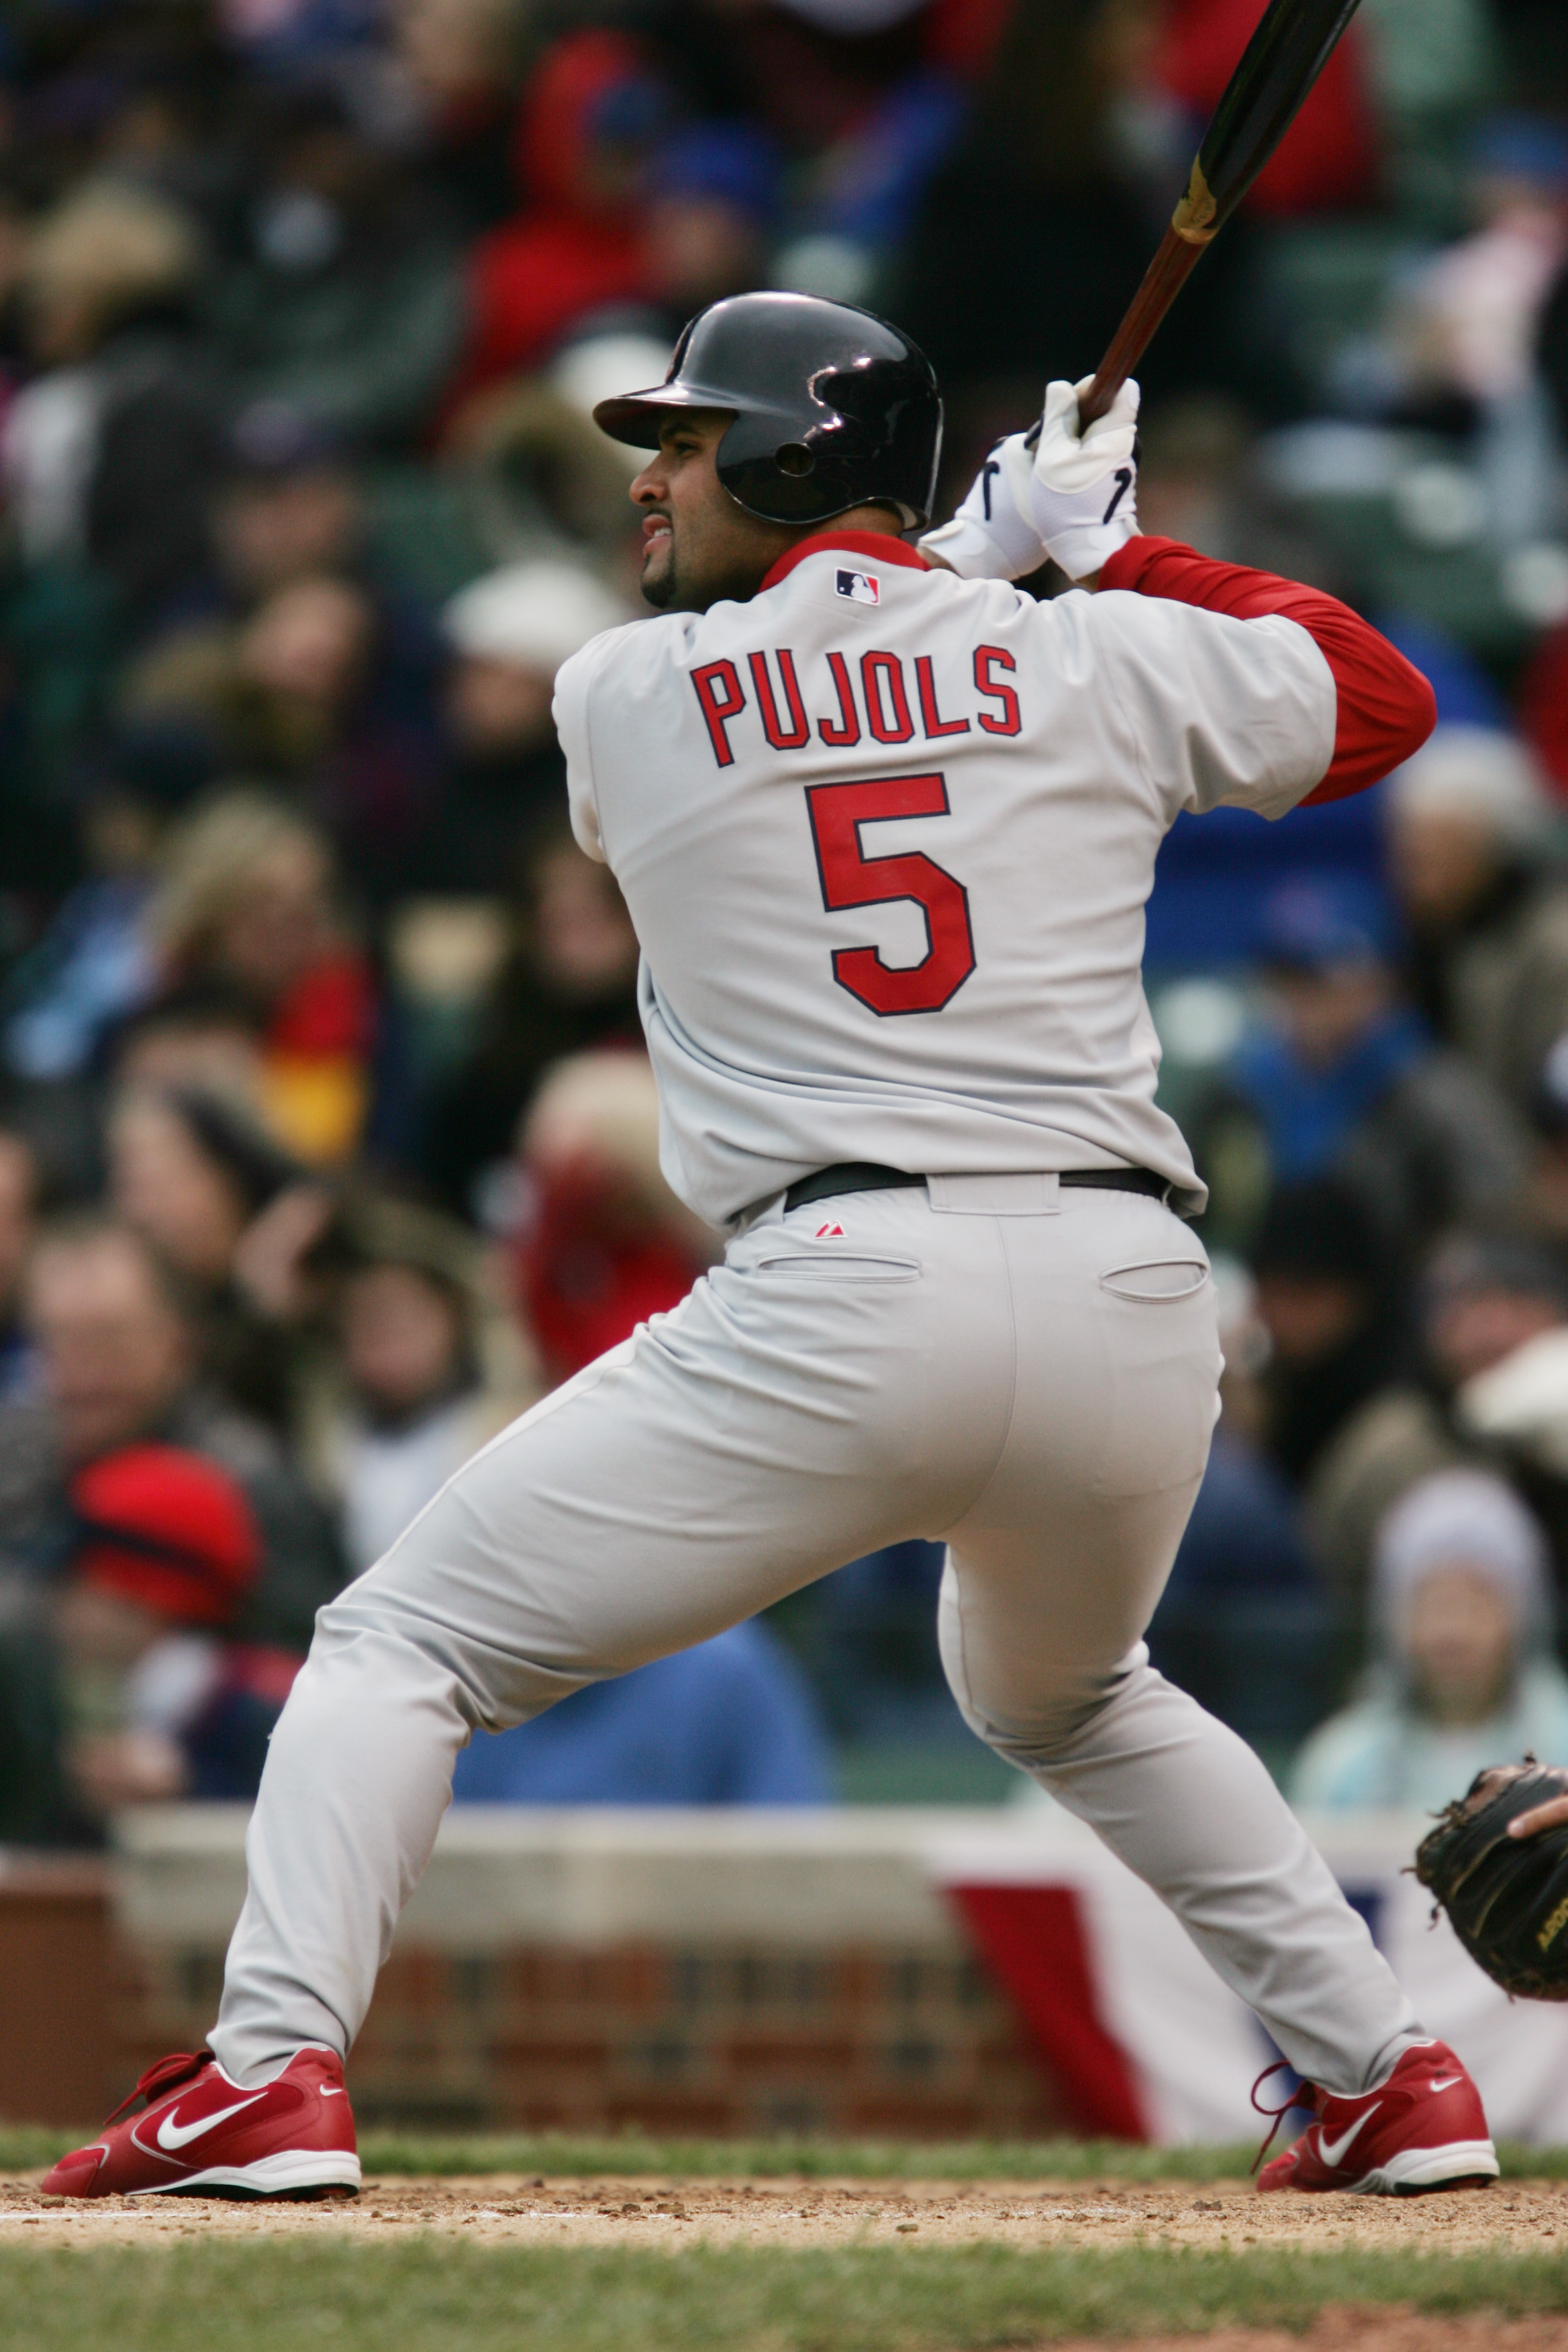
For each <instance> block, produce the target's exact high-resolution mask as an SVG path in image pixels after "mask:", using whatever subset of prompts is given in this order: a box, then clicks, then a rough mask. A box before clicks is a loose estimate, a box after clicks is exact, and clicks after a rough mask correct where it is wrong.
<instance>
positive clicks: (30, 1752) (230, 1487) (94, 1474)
mask: <svg viewBox="0 0 1568 2352" xmlns="http://www.w3.org/2000/svg"><path fill="white" fill-rule="evenodd" d="M69 1503H70V1513H71V1519H70V1532H69V1541H68V1548H67V1550H66V1554H65V1558H64V1559H63V1561H62V1563H61V1569H60V1572H59V1574H58V1577H57V1578H56V1579H55V1580H54V1582H53V1584H52V1585H51V1587H50V1588H49V1589H48V1591H47V1594H45V1595H44V1596H42V1597H41V1600H40V1603H39V1605H38V1606H37V1609H36V1611H35V1612H34V1616H33V1621H32V1624H31V1628H30V1631H29V1630H28V1629H26V1628H20V1627H17V1626H15V1625H13V1627H12V1628H11V1629H10V1632H9V1638H8V1640H6V1641H5V1643H0V1753H5V1755H6V1757H7V1759H9V1763H10V1767H11V1771H12V1773H13V1774H14V1775H16V1777H17V1778H18V1779H19V1780H21V1781H22V1782H23V1783H25V1784H26V1785H24V1786H21V1787H18V1788H16V1789H14V1790H11V1791H10V1792H9V1794H8V1797H7V1801H6V1803H5V1807H4V1816H5V1819H6V1822H7V1826H8V1827H9V1828H10V1829H11V1830H12V1832H13V1833H15V1830H16V1824H17V1822H18V1821H20V1822H23V1823H25V1824H26V1826H27V1827H28V1828H30V1829H31V1830H32V1831H33V1832H34V1833H35V1834H37V1833H38V1832H40V1831H41V1832H42V1833H43V1835H44V1837H45V1839H46V1841H48V1840H50V1839H51V1838H58V1837H62V1836H63V1837H65V1838H67V1839H68V1840H70V1841H71V1842H77V1841H79V1840H81V1839H83V1838H86V1839H89V1840H90V1839H92V1838H93V1837H94V1836H95V1835H97V1834H99V1833H100V1832H101V1827H102V1824H103V1822H105V1821H106V1820H107V1818H108V1816H109V1815H110V1813H111V1812H113V1811H115V1810H116V1809H117V1808H118V1807H120V1806H121V1805H128V1804H147V1803H158V1802H164V1801H169V1800H171V1799H174V1798H184V1799H192V1798H195V1799H213V1800H223V1799H230V1800H233V1799H243V1798H247V1797H252V1796H254V1795H255V1793H256V1790H257V1786H258V1782H259V1780H260V1778H261V1768H262V1764H263V1762H264V1761H265V1759H266V1753H267V1740H268V1734H269V1733H270V1731H271V1728H272V1726H273V1724H274V1722H275V1721H276V1720H277V1717H278V1715H279V1711H280V1709H281V1707H282V1705H283V1701H284V1699H285V1698H286V1697H287V1696H288V1694H289V1685H290V1684H291V1682H292V1681H293V1678H294V1675H295V1673H296V1672H297V1670H298V1667H299V1664H300V1659H299V1657H298V1655H297V1654H292V1653H289V1652H287V1651H283V1650H279V1649H270V1648H258V1647H255V1646H252V1645H248V1644H245V1643H238V1642H237V1641H235V1639H234V1638H233V1628H234V1625H235V1622H236V1620H237V1617H238V1615H239V1612H240V1611H241V1609H242V1608H243V1605H244V1602H245V1600H246V1597H247V1594H248V1592H249V1591H250V1588H251V1587H252V1585H253V1584H254V1583H255V1581H256V1578H257V1576H258V1571H259V1569H260V1565H261V1538H260V1532H259V1530H258V1527H257V1523H256V1517H255V1514H254V1512H253V1511H252V1509H251V1507H250V1505H249V1503H248V1501H247V1498H246V1495H245V1492H244V1489H243V1488H242V1487H241V1486H240V1485H239V1484H238V1482H237V1480H236V1479H234V1478H232V1477H231V1476H229V1475H228V1474H227V1472H226V1471H224V1470H222V1469H220V1468H219V1466H218V1465H217V1464H216V1463H215V1462H210V1461H206V1460H205V1459H204V1458H203V1457H202V1456H201V1455H200V1454H192V1453H188V1452H186V1451H185V1450H184V1449H183V1448H181V1447H178V1446H172V1445H158V1444H152V1445H133V1446H126V1447H122V1448H121V1449H120V1450H119V1451H118V1452H116V1453H112V1454H104V1455H103V1456H101V1457H100V1459H99V1460H98V1461H96V1462H92V1463H89V1465H87V1466H86V1468H84V1469H82V1470H80V1471H79V1472H78V1474H77V1475H76V1476H75V1477H74V1478H73V1479H72V1480H71V1482H70V1487H69Z"/></svg>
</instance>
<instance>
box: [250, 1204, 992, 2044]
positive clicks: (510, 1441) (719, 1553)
mask: <svg viewBox="0 0 1568 2352" xmlns="http://www.w3.org/2000/svg"><path fill="white" fill-rule="evenodd" d="M919 1197H920V1200H921V1207H922V1216H923V1195H921V1196H919ZM854 1209H855V1213H854V1215H853V1216H852V1217H850V1216H847V1215H846V1216H844V1217H842V1218H839V1219H837V1220H836V1222H838V1223H847V1224H848V1225H849V1226H850V1227H851V1229H852V1236H853V1238H854V1240H855V1241H856V1243H857V1244H858V1254H857V1255H855V1256H853V1257H849V1256H847V1255H846V1245H845V1244H843V1243H835V1244H834V1245H833V1247H832V1248H831V1249H828V1250H819V1251H816V1252H815V1253H813V1252H812V1251H811V1250H810V1248H809V1244H810V1241H811V1237H812V1234H813V1233H814V1230H815V1227H816V1224H818V1223H820V1222H821V1213H820V1212H816V1213H802V1215H800V1216H797V1217H796V1218H794V1219H791V1220H789V1221H787V1223H786V1222H785V1221H783V1220H781V1219H779V1218H778V1217H777V1215H776V1214H775V1215H774V1216H773V1217H772V1218H771V1219H770V1220H768V1221H767V1222H765V1223H763V1224H761V1225H759V1226H758V1227H756V1228H753V1230H752V1232H751V1233H749V1234H747V1235H746V1236H745V1237H744V1239H743V1240H742V1242H741V1243H739V1244H736V1245H734V1246H733V1247H732V1248H731V1253H730V1261H729V1263H728V1264H727V1265H725V1266H724V1267H722V1268H721V1269H719V1270H718V1271H717V1272H716V1273H715V1274H714V1276H711V1277H710V1279H709V1280H708V1281H705V1282H704V1283H702V1284H700V1286H698V1289H697V1290H696V1291H695V1292H694V1294H693V1295H692V1297H690V1298H689V1300H688V1301H687V1302H686V1304H685V1305H684V1306H683V1307H681V1308H679V1309H678V1310H677V1312H676V1313H675V1314H673V1315H671V1316H669V1317H667V1318H660V1319H659V1320H658V1321H657V1322H656V1323H655V1325H654V1326H653V1327H652V1328H650V1329H649V1330H647V1332H645V1333H643V1334H642V1335H640V1336H639V1338H638V1339H637V1340H636V1341H635V1342H633V1343H628V1345H627V1346H626V1348H624V1349H617V1350H616V1351H614V1352H613V1353H612V1354H611V1355H610V1356H608V1357H606V1358H605V1359H603V1360H601V1362H600V1363H598V1364H597V1365H595V1366H592V1367H590V1368H589V1370H587V1371H586V1372H585V1373H584V1374H583V1375H581V1376H580V1377H579V1378H578V1379H577V1380H576V1381H573V1382H571V1383H569V1384H568V1386H567V1387H566V1388H565V1389H563V1390H562V1391H559V1392H558V1393H557V1394H556V1395H555V1396H554V1397H552V1398H550V1399H547V1400H546V1401H545V1402H544V1403H543V1404H542V1405H541V1406H539V1407H537V1408H536V1409H535V1411H534V1412H531V1413H530V1414H527V1415H525V1416H524V1418H523V1419H522V1420H521V1422H519V1423H516V1424H514V1426H513V1427H512V1428H511V1429H510V1430H509V1431H507V1432H505V1433H502V1435H501V1436H500V1437H498V1438H497V1439H496V1440H495V1441H494V1442H493V1443H492V1444H490V1445H489V1447H487V1448H486V1450H485V1451H484V1452H483V1453H482V1454H479V1456H478V1457H477V1458H476V1460H475V1461H473V1462H471V1463H470V1464H469V1465H468V1467H467V1468H466V1469H464V1470H463V1471H461V1472H460V1473H459V1474H458V1476H457V1477H456V1478H455V1479H454V1480H453V1481H452V1482H451V1483H450V1485H449V1486H447V1488H446V1489H445V1490H444V1492H443V1493H442V1494H441V1495H440V1496H437V1499H436V1500H435V1502H433V1503H432V1504H431V1505H430V1507H428V1508H427V1509H426V1511H425V1512H424V1513H423V1514H422V1515H421V1517H419V1518H418V1519H416V1521H415V1523H414V1525H413V1526H412V1527H411V1528H409V1529H408V1531H407V1533H406V1534H405V1536H404V1537H403V1538H401V1539H400V1541H399V1542H398V1543H397V1544H396V1545H395V1547H394V1548H393V1549H392V1551H391V1552H390V1553H389V1554H388V1555H387V1557H386V1558H385V1559H384V1560H383V1561H381V1562H380V1563H379V1564H378V1566H377V1567H375V1568H374V1569H373V1570H370V1571H369V1573H368V1574H366V1575H365V1576H363V1577H361V1578H360V1579H359V1580H358V1581H357V1582H356V1583H354V1584H353V1585H351V1586H350V1587H349V1589H348V1590H347V1591H345V1592H344V1593H342V1595H341V1596H340V1597H339V1599H338V1600H337V1601H333V1602H332V1603H331V1605H330V1606H329V1607H328V1608H327V1609H325V1610H324V1611H323V1612H321V1617H320V1619H319V1621H318V1630H317V1635H316V1640H315V1643H314V1644H313V1646H312V1649H311V1654H310V1660H309V1663H308V1664H307V1665H306V1666H305V1668H304V1669H303V1671H302V1672H301V1674H300V1677H299V1680H298V1682H297V1683H296V1685H295V1688H294V1692H293V1695H292V1696H291V1697H290V1699H289V1705H288V1706H287V1707H286V1709H285V1710H284V1713H283V1716H282V1717H281V1719H280V1721H279V1725H278V1727H277V1729H276V1731H275V1732H274V1734H273V1738H272V1744H271V1749H270V1753H269V1756H268V1764H267V1769H266V1773H265V1775H264V1778H263V1780H262V1785H261V1791H260V1796H259V1799H258V1804H257V1808H256V1811H255V1814H254V1817H253V1820H252V1823H251V1829H250V1834H249V1838H248V1841H247V1862H248V1865H249V1874H250V1886H249V1894H248V1896H247V1903H246V1906H245V1910H244V1913H243V1915H242V1917H241V1919H240V1922H239V1925H238V1927H237V1930H236V1934H235V1937H234V1941H233V1944H232V1946H231V1948H230V1953H229V1961H228V1969H227V1977H226V1988H225V1992H224V1999H223V2007H222V2012H221V2016H220V2021H219V2024H218V2027H217V2030H216V2032H215V2033H214V2035H213V2037H212V2040H213V2046H214V2048H215V2049H216V2052H217V2053H218V2056H219V2057H220V2059H221V2060H222V2062H223V2063H224V2065H225V2066H226V2069H227V2071H228V2073H229V2074H230V2075H231V2076H232V2077H233V2078H234V2079H235V2080H236V2081H237V2082H238V2083H241V2084H246V2083H251V2082H258V2081H260V2080H262V2079H263V2078H264V2077H265V2076H266V2075H267V2074H268V2072H269V2071H271V2070H274V2069H276V2068H277V2067H278V2066H279V2064H280V2063H282V2061H283V2060H284V2058H285V2057H286V2056H287V2054H288V2053H289V2052H290V2051H292V2050H295V2049H297V2048H299V2047H300V2044H301V2043H303V2042H324V2043H325V2044H327V2045H328V2047H329V2048H330V2049H331V2050H335V2051H337V2052H340V2053H341V2052H343V2051H345V2050H346V2049H347V2047H348V2045H349V2044H350V2042H352V2041H353V2037H354V2034H355V2033H356V2032H357V2031H358V2028H359V2025H360V2023H361V2021H362V2020H363V2015H364V2012H365V2009H366V2007H367V2005H368V2003H369V2000H370V1997H371V1992H372V1990H373V1988H374V1981H375V1976H376V1972H377V1969H378V1968H379V1967H380V1965H381V1962H382V1961H383V1959H384V1957H385V1954H386V1951H387V1948H388V1945H389V1943H390V1940H391V1937H392V1932H393V1929H394V1927H395V1923H396V1920H397V1916H398V1913H399V1911H400V1910H401V1908H402V1906H403V1904H404V1903H405V1900H406V1899H407V1896H408V1895H409V1893H410V1892H411V1890H412V1888H413V1886H414V1885H415V1884H416V1881H417V1879H418V1877H419V1874H420V1873H421V1871H422V1870H423V1868H424V1866H425V1864H426V1860H427V1859H428V1856H429V1853H430V1849H431V1847H432V1845H433V1843H434V1841H435V1837H436V1832H437V1826H438V1824H439V1822H440V1819H441V1815H442V1813H443V1811H445V1809H446V1806H447V1802H448V1801H449V1796H450V1784H451V1774H452V1765H453V1760H454V1758H455V1756H456V1754H457V1751H458V1748H459V1747H460V1746H461V1745H462V1743H463V1742H464V1741H465V1740H466V1739H467V1738H468V1736H469V1734H470V1732H471V1731H472V1730H473V1729H475V1728H476V1727H489V1728H495V1727H501V1726H505V1725H508V1724H512V1723H516V1722H518V1721H519V1720H521V1719H522V1718H524V1717H528V1716H531V1715H536V1714H538V1713H540V1712H541V1711H542V1709H544V1708H545V1707H547V1706H550V1705H552V1703H553V1702H554V1701H555V1700H556V1699H558V1698H561V1697H563V1696H565V1695H566V1694H567V1693H568V1692H570V1691H573V1690H575V1689H577V1688H579V1687H580V1686H581V1685H583V1684H584V1683H586V1682H590V1681H593V1680H595V1679H598V1678H600V1677H603V1676H605V1675H616V1674H621V1673H624V1672H626V1670H627V1669H629V1668H631V1667H634V1666H637V1665H640V1664H644V1663H646V1662H647V1660H649V1659H651V1658H655V1657H658V1656H662V1655H664V1654H668V1652H670V1651H672V1650H676V1649H679V1648H681V1647H683V1646H685V1645H687V1644H689V1643H694V1642H698V1641H701V1640H703V1639H704V1638H706V1637H707V1636H708V1635H710V1634H712V1633H718V1632H720V1631H721V1629H722V1628H723V1627H725V1626H727V1625H730V1624H732V1623H734V1622H736V1621H737V1620H738V1619H740V1618H742V1617H745V1616H749V1615H751V1614H752V1613H753V1612H755V1611H756V1610H758V1609H760V1608H763V1607H764V1606H766V1605H767V1604H768V1603H769V1602H770V1601H774V1600H776V1599H778V1598H779V1597H780V1596H781V1595H783V1594H784V1593H786V1592H789V1591H794V1590H795V1589H797V1588H798V1587H799V1586H800V1585H802V1584H804V1583H805V1582H808V1581H809V1580H811V1579H813V1578H814V1577H816V1576H818V1575H821V1574H823V1573H825V1572H826V1571H827V1570H831V1569H833V1568H835V1567H837V1566H838V1565H839V1564H840V1562H841V1561H843V1560H845V1559H850V1558H852V1557H854V1556H855V1555H856V1554H857V1553H858V1552H862V1551H865V1550H868V1549H872V1548H873V1547H874V1546H876V1545H878V1544H881V1543H885V1542H889V1541H892V1540H894V1539H896V1538H900V1537H901V1536H907V1535H914V1534H921V1533H925V1532H929V1531H930V1530H931V1528H939V1527H942V1526H944V1525H946V1524H948V1523H949V1522H950V1521H951V1520H952V1518H954V1517H957V1516H958V1515H959V1514H960V1513H961V1511H962V1509H963V1507H965V1506H966V1504H967V1502H968V1501H969V1499H970V1498H971V1497H972V1496H973V1493H974V1492H975V1491H976V1489H977V1487H978V1486H980V1485H981V1484H982V1483H983V1481H984V1477H985V1476H986V1475H988V1472H989V1469H990V1466H991V1465H992V1463H993V1462H994V1460H995V1458H996V1455H997V1454H998V1453H999V1451H1000V1450H1001V1446H1002V1444H1003V1439H1004V1435H1005V1429H1006V1425H1007V1413H1008V1406H1009V1400H1010V1395H1011V1380H1012V1363H1011V1336H1010V1331H1009V1328H1008V1316H1009V1306H1008V1297H1007V1286H1006V1281H1005V1268H1004V1266H1003V1265H1002V1262H1001V1254H1000V1249H999V1245H998V1244H997V1241H996V1238H995V1233H994V1225H992V1224H991V1223H989V1222H986V1221H979V1220H966V1221H963V1223H962V1224H960V1223H958V1222H957V1221H950V1223H949V1225H948V1229H947V1231H946V1232H945V1234H944V1235H943V1236H942V1240H943V1246H942V1250H941V1251H940V1252H938V1253H931V1252H929V1251H928V1252H923V1253H922V1252H921V1250H920V1249H919V1248H918V1246H917V1247H915V1248H911V1247H910V1228H911V1222H912V1220H913V1218H914V1215H915V1212H914V1207H913V1199H912V1196H910V1195H908V1194H887V1193H884V1194H879V1195H873V1196H870V1197H869V1198H868V1199H860V1198H858V1199H857V1201H856V1202H855V1204H854ZM923 1221H924V1222H925V1223H927V1224H930V1223H931V1222H933V1221H931V1220H929V1219H924V1220H923ZM803 1223H804V1225H805V1232H804V1234H802V1233H800V1232H799V1231H798V1228H799V1227H800V1226H801V1225H802V1224H803ZM861 1253H863V1254H861Z"/></svg>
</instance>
